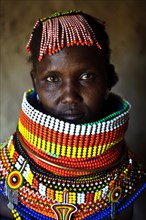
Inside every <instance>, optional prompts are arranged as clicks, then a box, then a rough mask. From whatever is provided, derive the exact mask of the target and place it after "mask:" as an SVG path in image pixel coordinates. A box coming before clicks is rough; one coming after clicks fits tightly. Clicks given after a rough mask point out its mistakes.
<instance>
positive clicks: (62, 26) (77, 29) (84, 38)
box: [26, 10, 102, 61]
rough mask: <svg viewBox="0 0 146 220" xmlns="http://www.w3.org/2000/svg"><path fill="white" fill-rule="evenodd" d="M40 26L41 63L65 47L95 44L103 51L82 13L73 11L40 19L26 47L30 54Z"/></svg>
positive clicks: (57, 13)
mask: <svg viewBox="0 0 146 220" xmlns="http://www.w3.org/2000/svg"><path fill="white" fill-rule="evenodd" d="M99 22H100V21H99ZM39 25H42V36H41V43H40V52H39V58H38V60H39V61H41V60H42V58H43V55H44V54H48V55H53V54H54V53H57V52H59V51H60V50H61V49H63V48H64V47H65V46H67V47H70V46H73V45H76V46H78V45H83V46H84V45H87V46H92V45H93V44H94V43H95V44H96V46H97V48H98V49H102V48H101V45H100V44H99V43H98V41H97V39H96V36H95V34H94V32H93V30H92V28H91V26H90V25H89V24H88V22H87V21H86V19H85V18H84V17H83V15H82V12H81V11H79V10H71V11H67V12H56V13H54V14H52V15H50V16H49V17H45V18H43V19H39V20H38V21H37V22H36V24H35V26H34V28H33V31H32V34H31V36H30V39H29V41H28V43H27V45H26V50H27V51H29V52H31V43H32V41H33V36H34V33H35V31H36V29H37V28H38V27H39Z"/></svg>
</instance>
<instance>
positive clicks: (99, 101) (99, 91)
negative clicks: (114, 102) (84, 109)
mask: <svg viewBox="0 0 146 220" xmlns="http://www.w3.org/2000/svg"><path fill="white" fill-rule="evenodd" d="M106 89H107V87H106V86H102V87H96V89H90V90H89V91H88V93H87V95H86V96H85V97H84V100H85V102H86V105H87V106H88V108H89V109H90V111H92V112H97V111H98V112H99V111H100V110H101V109H102V107H103V104H104V101H105V94H106Z"/></svg>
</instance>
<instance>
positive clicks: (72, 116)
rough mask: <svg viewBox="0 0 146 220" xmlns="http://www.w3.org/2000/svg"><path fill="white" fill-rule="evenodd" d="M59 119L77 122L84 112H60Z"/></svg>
mask: <svg viewBox="0 0 146 220" xmlns="http://www.w3.org/2000/svg"><path fill="white" fill-rule="evenodd" d="M59 116H60V119H61V120H63V121H67V122H72V123H77V122H79V121H80V120H81V119H82V118H83V117H84V114H83V113H82V112H79V111H72V110H69V111H65V112H64V113H62V114H60V115H59Z"/></svg>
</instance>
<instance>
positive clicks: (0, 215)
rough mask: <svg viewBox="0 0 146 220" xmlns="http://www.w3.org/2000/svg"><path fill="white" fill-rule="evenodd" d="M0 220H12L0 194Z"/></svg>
mask: <svg viewBox="0 0 146 220" xmlns="http://www.w3.org/2000/svg"><path fill="white" fill-rule="evenodd" d="M0 219H1V220H2V219H3V220H11V219H14V217H13V214H12V212H11V210H10V209H9V208H8V207H7V201H6V199H5V198H4V196H3V195H2V194H1V193H0Z"/></svg>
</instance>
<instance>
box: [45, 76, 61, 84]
mask: <svg viewBox="0 0 146 220" xmlns="http://www.w3.org/2000/svg"><path fill="white" fill-rule="evenodd" d="M47 81H48V82H54V83H56V82H59V81H60V79H59V77H58V76H57V75H51V76H48V77H47Z"/></svg>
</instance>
